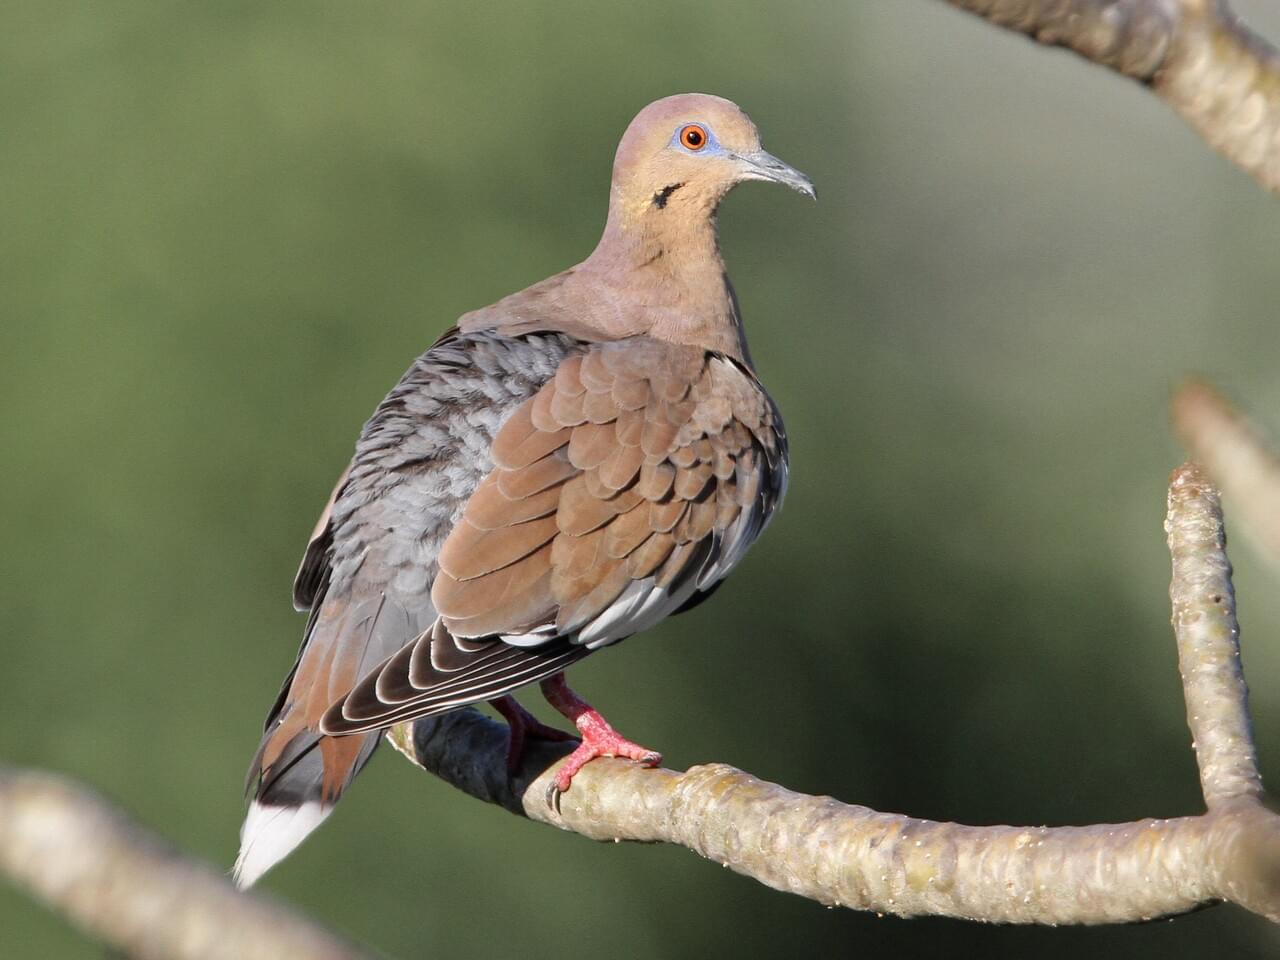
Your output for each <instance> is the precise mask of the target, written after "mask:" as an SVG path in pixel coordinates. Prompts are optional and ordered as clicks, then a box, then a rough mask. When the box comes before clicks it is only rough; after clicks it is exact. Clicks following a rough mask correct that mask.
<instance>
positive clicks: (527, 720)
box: [489, 696, 577, 773]
mask: <svg viewBox="0 0 1280 960" xmlns="http://www.w3.org/2000/svg"><path fill="white" fill-rule="evenodd" d="M489 703H490V705H491V706H492V707H493V709H495V710H497V711H498V712H499V713H500V714H502V717H503V719H504V720H506V721H507V726H508V727H510V728H511V741H510V742H509V743H508V745H507V771H508V772H510V773H515V772H516V771H517V770H519V769H520V761H521V760H523V759H524V745H525V743H526V742H527V741H528V739H529V738H530V737H534V738H536V739H538V740H576V739H577V737H575V736H574V735H573V734H571V733H565V732H564V731H563V730H558V729H556V728H555V727H549V726H547V725H546V724H545V723H543V722H542V721H541V720H539V719H538V718H537V717H535V716H534V715H533V714H532V713H530V712H529V711H528V710H526V709H525V708H524V707H522V706H521V705H520V701H518V700H517V699H516V698H515V697H511V696H507V697H499V698H498V699H497V700H490V701H489Z"/></svg>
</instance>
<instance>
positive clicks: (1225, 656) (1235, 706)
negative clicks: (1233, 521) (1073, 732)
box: [1165, 464, 1262, 810]
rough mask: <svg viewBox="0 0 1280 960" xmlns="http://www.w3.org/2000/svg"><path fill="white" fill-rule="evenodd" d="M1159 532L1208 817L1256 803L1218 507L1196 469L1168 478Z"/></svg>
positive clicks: (1257, 782)
mask: <svg viewBox="0 0 1280 960" xmlns="http://www.w3.org/2000/svg"><path fill="white" fill-rule="evenodd" d="M1165 532H1166V533H1167V534H1168V536H1169V552H1170V553H1171V554H1172V555H1173V582H1172V583H1171V584H1170V586H1169V598H1170V600H1172V601H1173V629H1174V633H1175V635H1176V636H1177V639H1178V665H1179V667H1180V668H1181V671H1182V687H1183V691H1184V693H1185V696H1186V701H1187V725H1188V726H1189V727H1190V728H1191V736H1192V738H1193V742H1194V745H1195V751H1196V764H1197V765H1198V766H1199V768H1200V786H1201V788H1202V790H1203V791H1204V799H1205V803H1207V804H1208V806H1209V809H1210V810H1212V809H1215V808H1216V807H1218V806H1220V805H1222V804H1224V803H1227V802H1229V801H1232V800H1237V799H1239V798H1241V797H1247V798H1251V799H1255V800H1256V799H1260V798H1261V797H1262V777H1261V776H1260V775H1259V774H1258V760H1257V753H1256V751H1255V749H1254V745H1253V729H1252V727H1251V725H1250V723H1249V691H1248V688H1247V687H1246V686H1245V682H1244V670H1243V669H1242V667H1241V665H1240V627H1239V625H1238V624H1237V622H1236V598H1235V591H1234V590H1233V588H1232V586H1231V562H1230V561H1229V560H1227V552H1226V534H1225V533H1224V532H1223V529H1222V506H1221V503H1220V498H1219V496H1218V491H1217V490H1216V489H1215V488H1214V487H1213V485H1212V484H1211V483H1210V482H1209V479H1208V478H1207V477H1206V476H1205V475H1204V472H1203V471H1202V470H1201V469H1200V467H1199V466H1198V465H1196V464H1184V465H1183V466H1181V467H1179V468H1178V469H1177V470H1175V471H1174V473H1173V476H1172V477H1170V480H1169V514H1168V519H1166V520H1165Z"/></svg>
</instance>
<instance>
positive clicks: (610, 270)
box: [578, 205, 748, 361]
mask: <svg viewBox="0 0 1280 960" xmlns="http://www.w3.org/2000/svg"><path fill="white" fill-rule="evenodd" d="M673 207H674V205H673ZM689 214H693V215H689ZM578 272H579V276H582V277H583V278H584V279H587V278H590V280H591V281H593V282H596V283H601V284H603V285H604V286H605V287H606V288H607V289H610V290H613V291H616V292H617V295H618V297H619V302H620V303H626V304H628V305H629V308H628V309H626V310H625V311H624V312H625V313H627V314H629V316H628V317H627V318H626V324H627V326H629V327H632V328H634V327H635V326H637V325H639V326H642V327H643V328H644V331H643V332H645V333H647V334H648V335H649V336H652V337H656V338H658V339H662V340H670V341H673V342H675V343H685V344H690V345H693V346H700V347H704V348H705V349H708V350H715V351H717V352H719V353H724V354H728V355H729V356H732V357H735V358H737V359H740V360H744V361H747V360H748V357H747V345H746V340H745V337H744V335H743V331H742V322H741V319H740V317H739V314H738V303H737V298H736V297H735V296H734V292H733V287H732V286H731V285H730V283H729V276H728V274H727V273H726V272H725V266H724V260H723V258H722V257H721V256H720V242H719V238H718V237H717V234H716V218H715V209H714V207H712V208H710V209H706V210H698V211H688V210H686V209H679V208H676V209H666V210H663V209H657V208H654V207H653V206H652V205H650V207H649V208H648V209H646V210H643V211H642V212H641V213H640V214H639V215H636V216H631V217H625V216H622V215H619V211H618V210H617V209H616V208H613V209H611V210H610V214H609V221H608V223H607V224H606V226H605V231H604V235H603V236H602V237H601V238H600V243H599V244H598V245H597V246H596V249H595V250H594V251H593V252H592V254H591V256H590V257H588V258H587V259H586V260H585V261H584V262H583V263H582V265H581V266H580V267H579V270H578ZM633 311H634V312H633Z"/></svg>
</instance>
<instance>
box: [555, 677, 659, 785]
mask: <svg viewBox="0 0 1280 960" xmlns="http://www.w3.org/2000/svg"><path fill="white" fill-rule="evenodd" d="M542 693H543V696H545V697H546V698H547V703H549V704H551V706H553V707H555V708H556V709H557V710H559V711H560V712H561V713H562V714H564V716H565V717H566V718H567V719H569V720H572V721H573V725H574V726H575V727H577V728H578V732H579V733H581V734H582V743H580V744H579V745H578V749H576V750H574V751H573V753H571V754H569V757H568V759H567V760H565V762H564V766H562V767H561V768H560V769H559V771H557V773H556V778H555V780H554V781H553V782H552V785H551V787H550V788H549V789H548V790H547V799H548V800H549V801H550V802H551V803H552V805H553V806H554V805H558V801H559V794H561V793H563V792H564V791H566V790H568V789H569V784H570V783H571V782H572V781H573V778H574V776H575V775H576V774H577V772H578V771H579V770H581V769H582V768H583V767H584V766H586V765H587V764H588V763H589V762H590V761H592V760H594V759H595V758H596V757H622V758H623V759H625V760H635V761H636V762H637V763H642V764H644V765H645V766H646V767H655V766H657V765H658V764H659V763H661V762H662V754H660V753H658V752H657V751H656V750H650V749H649V748H648V747H642V746H640V744H638V743H632V742H631V741H630V740H627V739H626V738H625V737H623V736H622V735H621V734H620V733H618V731H617V730H614V729H613V727H611V726H610V725H609V721H608V720H606V719H605V718H604V717H602V716H601V715H600V711H599V710H596V709H595V708H594V707H592V706H591V705H590V704H589V703H587V702H586V701H585V700H583V699H582V698H581V697H579V696H578V695H577V694H576V693H574V692H573V691H572V690H570V689H569V684H568V683H566V682H565V679H564V674H563V673H557V674H556V675H555V676H554V677H551V678H550V679H548V680H543V681H542Z"/></svg>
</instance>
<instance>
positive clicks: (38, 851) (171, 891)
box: [0, 767, 368, 960]
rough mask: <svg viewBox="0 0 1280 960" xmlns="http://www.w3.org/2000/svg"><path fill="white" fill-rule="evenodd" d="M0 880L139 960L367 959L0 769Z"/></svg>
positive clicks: (73, 799) (65, 794)
mask: <svg viewBox="0 0 1280 960" xmlns="http://www.w3.org/2000/svg"><path fill="white" fill-rule="evenodd" d="M0 874H3V875H6V876H8V877H11V878H12V879H13V880H15V881H16V882H17V883H18V884H20V885H21V886H23V887H25V888H26V889H27V890H28V891H30V892H31V893H32V894H33V895H34V896H36V897H38V898H39V899H40V900H43V901H44V902H45V903H47V904H49V905H50V906H51V907H53V908H55V909H56V910H57V911H58V912H59V913H60V914H62V915H63V916H65V917H67V918H69V919H70V920H71V921H72V922H73V923H75V924H76V925H77V926H79V927H80V928H81V929H82V930H84V931H85V932H87V933H88V934H90V935H91V936H92V937H94V938H95V939H97V940H100V941H102V942H103V943H107V944H110V945H111V946H113V947H115V948H117V949H119V950H121V951H123V952H124V953H127V954H128V955H129V956H130V957H137V958H140V960H278V958H280V957H299V958H301V957H305V958H307V960H359V958H362V957H367V956H368V954H365V953H362V952H360V951H358V950H357V949H356V948H355V947H352V946H350V945H348V944H346V943H343V942H342V941H340V940H339V939H338V938H337V937H336V936H335V935H333V934H331V933H329V932H328V931H325V930H323V929H322V928H320V927H318V926H316V925H315V924H313V923H312V922H310V921H308V920H304V919H303V918H302V917H300V916H298V915H297V914H295V913H294V912H293V911H291V910H289V909H287V908H286V907H284V906H282V905H280V904H276V903H273V902H271V901H270V900H268V899H266V898H265V897H262V896H261V895H258V894H252V895H250V894H244V893H240V892H239V891H237V890H236V889H235V888H234V887H233V886H232V885H231V882H230V881H229V880H228V879H227V878H226V877H225V876H224V875H222V874H220V873H218V872H216V871H214V870H213V869H212V868H211V867H208V866H206V865H204V864H203V863H200V862H198V861H195V860H191V859H189V858H187V857H185V856H183V855H182V854H180V853H179V852H177V851H176V850H173V849H172V848H170V847H169V846H168V845H166V844H164V843H163V842H162V841H160V840H159V839H158V838H156V837H155V836H154V835H153V834H151V833H149V832H147V831H145V830H143V829H142V828H141V827H139V826H138V825H137V824H135V823H132V822H131V821H129V820H127V819H126V818H125V817H124V816H123V815H121V814H120V813H118V812H116V811H115V810H113V809H112V808H111V807H110V806H108V805H107V804H106V803H105V802H104V801H103V800H102V799H101V798H99V797H97V796H95V795H93V794H91V793H90V792H89V791H87V790H85V789H84V788H82V787H78V786H76V785H74V784H73V783H71V782H70V781H68V780H66V779H64V778H62V777H58V776H54V775H53V774H48V773H39V772H34V771H24V770H15V769H12V768H3V767H0Z"/></svg>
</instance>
